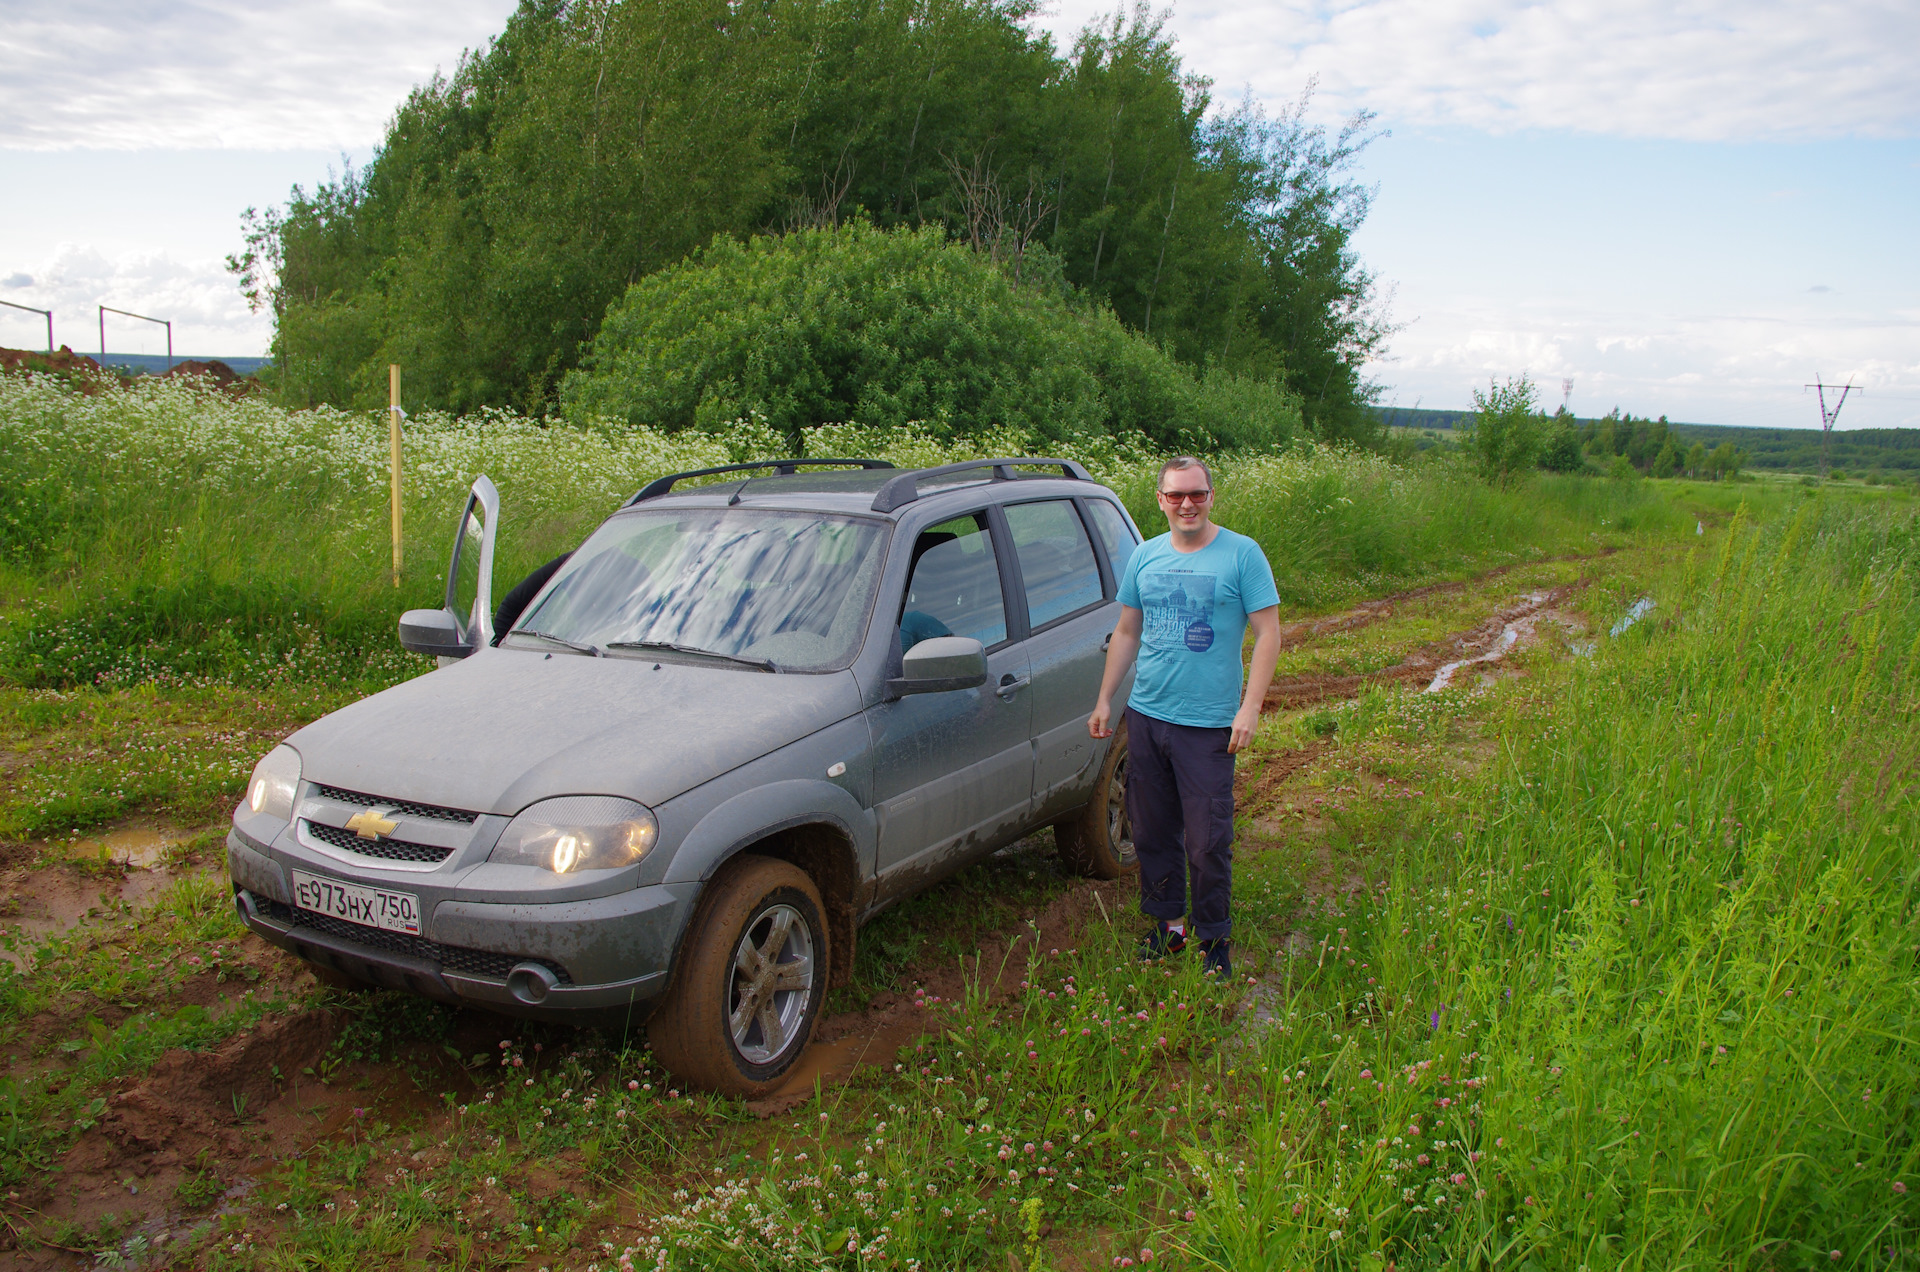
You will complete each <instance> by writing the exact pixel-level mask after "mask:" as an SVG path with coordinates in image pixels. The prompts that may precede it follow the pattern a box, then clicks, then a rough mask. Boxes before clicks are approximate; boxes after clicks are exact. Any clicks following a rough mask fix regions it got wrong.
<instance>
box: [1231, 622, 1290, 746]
mask: <svg viewBox="0 0 1920 1272" xmlns="http://www.w3.org/2000/svg"><path fill="white" fill-rule="evenodd" d="M1247 626H1249V627H1251V628H1252V629H1253V658H1252V660H1251V665H1250V666H1249V667H1248V668H1247V692H1246V695H1245V696H1244V697H1242V698H1241V699H1240V710H1239V711H1237V712H1235V713H1234V717H1233V736H1232V737H1231V738H1229V739H1227V753H1228V754H1229V755H1235V754H1238V753H1239V752H1241V751H1244V750H1246V749H1247V746H1248V745H1249V744H1250V743H1251V742H1252V741H1253V731H1254V730H1255V729H1257V728H1258V727H1260V708H1262V707H1264V706H1265V705H1266V703H1267V689H1268V687H1269V686H1270V685H1272V684H1273V668H1274V665H1275V664H1276V663H1278V662H1279V661H1280V607H1279V606H1278V605H1269V606H1267V607H1266V608H1265V609H1262V610H1255V611H1254V612H1253V613H1251V614H1249V615H1247Z"/></svg>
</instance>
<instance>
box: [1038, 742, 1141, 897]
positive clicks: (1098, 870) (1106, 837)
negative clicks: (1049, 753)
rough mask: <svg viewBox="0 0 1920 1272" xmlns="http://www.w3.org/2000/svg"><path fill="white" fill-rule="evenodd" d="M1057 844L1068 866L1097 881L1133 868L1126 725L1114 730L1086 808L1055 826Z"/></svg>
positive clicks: (1114, 876)
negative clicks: (1128, 798) (1128, 811)
mask: <svg viewBox="0 0 1920 1272" xmlns="http://www.w3.org/2000/svg"><path fill="white" fill-rule="evenodd" d="M1053 837H1054V842H1055V843H1057V844H1058V845H1059V847H1060V857H1061V860H1063V861H1065V862H1066V864H1067V867H1068V868H1069V869H1071V870H1074V871H1077V872H1078V873H1080V874H1083V875H1087V876H1090V877H1091V878H1095V879H1118V878H1119V877H1120V876H1121V875H1122V874H1123V873H1125V872H1126V871H1128V870H1131V869H1132V868H1133V865H1134V862H1135V860H1136V856H1135V853H1134V849H1133V820H1132V819H1131V818H1130V817H1128V816H1127V722H1126V720H1125V719H1124V718H1123V719H1122V720H1121V721H1120V723H1119V726H1118V727H1116V728H1115V729H1114V731H1113V741H1112V743H1111V744H1109V745H1108V747H1107V756H1106V759H1104V760H1102V761H1101V763H1100V775H1099V777H1098V778H1096V779H1095V781H1094V784H1093V798H1092V799H1090V800H1088V801H1087V806H1086V807H1085V808H1083V809H1081V810H1080V811H1079V812H1077V813H1075V814H1074V815H1073V816H1072V817H1069V818H1068V819H1066V820H1065V821H1061V822H1056V823H1054V827H1053Z"/></svg>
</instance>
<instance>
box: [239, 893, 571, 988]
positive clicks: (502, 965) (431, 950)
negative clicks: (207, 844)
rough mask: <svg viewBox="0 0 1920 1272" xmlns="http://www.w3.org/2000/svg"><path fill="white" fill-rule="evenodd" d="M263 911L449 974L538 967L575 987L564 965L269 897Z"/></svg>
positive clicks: (497, 976)
mask: <svg viewBox="0 0 1920 1272" xmlns="http://www.w3.org/2000/svg"><path fill="white" fill-rule="evenodd" d="M256 900H257V901H258V903H259V905H260V908H261V910H262V911H264V912H265V913H266V915H267V917H268V918H271V919H273V920H274V921H275V922H278V923H287V924H291V925H292V926H294V927H296V928H312V929H313V930H314V931H316V932H323V933H325V934H326V935H328V936H331V937H333V938H334V939H336V940H340V941H346V942H347V943H349V944H352V945H361V946H366V947H368V948H370V949H376V950H385V951H387V952H388V953H390V954H404V955H406V956H407V957H409V958H417V959H419V960H420V961H421V962H423V963H433V964H435V965H437V966H439V967H441V968H443V969H445V970H447V971H451V972H460V973H462V974H464V975H467V976H485V977H487V978H489V979H492V980H505V979H506V978H507V973H508V972H510V971H512V970H513V966H514V964H516V963H538V964H540V966H542V967H544V968H546V969H547V970H548V971H550V972H552V973H553V974H554V975H555V976H557V977H558V978H559V979H560V983H561V984H562V985H571V984H573V977H571V976H569V975H568V974H567V969H566V968H564V967H562V966H560V964H558V963H555V962H551V961H549V960H547V959H544V958H522V957H521V956H519V955H517V954H496V953H494V952H493V951H492V950H472V949H467V948H466V947H464V946H459V945H442V944H440V943H439V942H438V941H429V940H427V939H426V938H425V937H423V936H409V935H408V934H407V933H405V932H389V931H386V930H385V929H383V928H371V927H362V926H360V925H359V924H358V923H349V922H347V921H346V920H345V919H336V918H334V917H333V916H332V915H330V914H316V913H314V912H313V911H312V910H301V909H298V908H296V907H294V906H290V905H287V904H286V903H285V902H281V901H275V900H272V899H270V898H267V897H257V898H256Z"/></svg>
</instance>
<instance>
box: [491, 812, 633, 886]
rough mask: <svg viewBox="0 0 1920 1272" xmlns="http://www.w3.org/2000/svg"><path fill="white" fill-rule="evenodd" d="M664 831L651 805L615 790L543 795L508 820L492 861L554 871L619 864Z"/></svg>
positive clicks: (629, 862)
mask: <svg viewBox="0 0 1920 1272" xmlns="http://www.w3.org/2000/svg"><path fill="white" fill-rule="evenodd" d="M659 837H660V823H659V822H658V821H656V820H655V819H654V816H653V812H652V810H650V809H648V808H647V807H646V806H645V805H643V804H636V803H634V802H633V801H632V800H630V799H615V798H614V797H613V796H611V795H565V796H562V797H561V798H559V799H546V800H541V801H540V802H539V803H538V804H535V805H534V806H533V807H531V808H528V809H526V810H525V811H523V812H522V813H521V814H520V815H519V816H518V817H516V818H514V819H513V820H512V821H511V822H509V823H508V824H507V829H506V832H505V833H504V834H502V835H501V836H500V842H499V843H497V844H495V845H494V848H493V853H492V855H491V856H489V857H488V858H487V860H489V861H500V862H506V863H508V864H511V865H520V866H539V867H540V868H541V869H542V870H551V871H553V872H554V873H555V874H571V873H573V872H575V871H579V870H617V869H619V868H620V867H621V866H630V865H632V864H633V863H634V862H636V861H638V860H640V859H641V858H642V857H644V856H646V855H647V852H648V851H649V850H650V849H651V848H652V847H653V845H654V841H655V840H657V839H659Z"/></svg>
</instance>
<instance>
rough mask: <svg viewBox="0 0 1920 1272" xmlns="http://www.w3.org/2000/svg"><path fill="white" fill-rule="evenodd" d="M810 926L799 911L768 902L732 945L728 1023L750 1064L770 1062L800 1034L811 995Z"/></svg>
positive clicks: (738, 1047) (736, 1043)
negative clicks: (738, 939) (736, 943)
mask: <svg viewBox="0 0 1920 1272" xmlns="http://www.w3.org/2000/svg"><path fill="white" fill-rule="evenodd" d="M813 975H814V962H813V931H812V929H811V928H809V927H808V926H807V922H806V920H805V919H804V918H803V917H802V916H801V914H800V911H798V910H796V909H794V908H793V907H792V906H790V905H772V906H768V907H767V908H766V909H765V910H762V911H761V912H760V913H759V914H758V915H756V916H755V917H754V920H753V922H751V923H749V924H748V925H747V930H746V931H745V932H743V933H742V934H741V936H740V944H739V945H737V946H735V947H734V951H733V972H732V975H731V977H730V978H729V981H730V983H729V987H728V993H727V1027H728V1029H729V1031H730V1032H731V1033H732V1035H733V1046H734V1049H735V1050H736V1051H738V1052H739V1053H740V1056H741V1058H742V1059H744V1060H746V1061H747V1062H748V1063H749V1064H771V1063H772V1062H774V1061H775V1060H778V1059H779V1058H780V1057H781V1056H783V1055H785V1054H786V1053H787V1052H788V1051H789V1050H791V1049H792V1048H793V1046H794V1044H795V1043H796V1042H797V1041H798V1040H799V1037H800V1026H801V1024H802V1022H803V1021H804V1020H805V1018H806V1014H807V1005H808V1003H809V1002H810V1001H811V1000H812V998H813Z"/></svg>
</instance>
